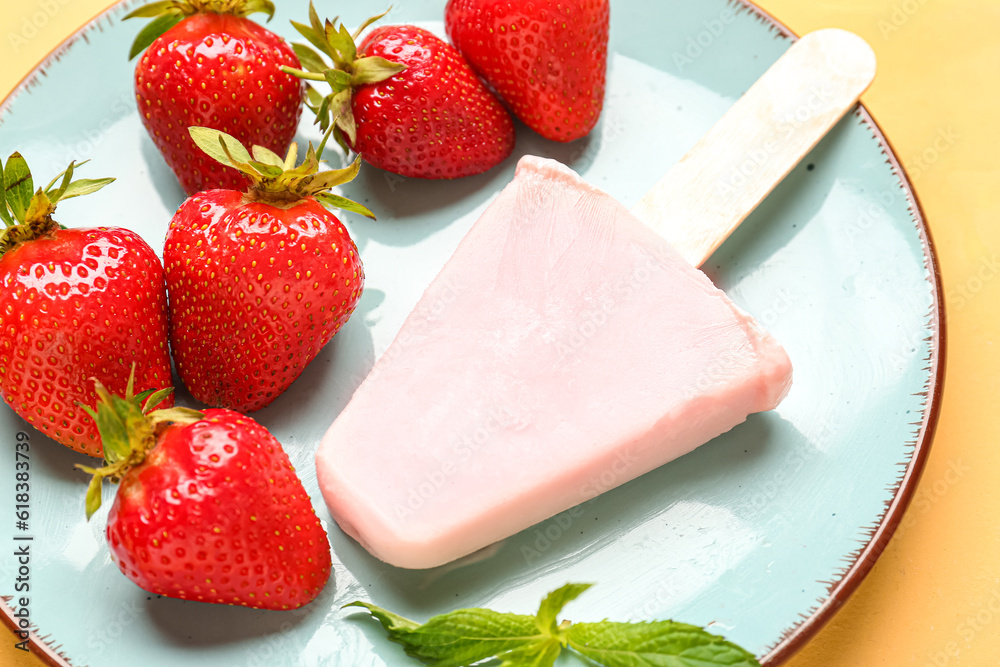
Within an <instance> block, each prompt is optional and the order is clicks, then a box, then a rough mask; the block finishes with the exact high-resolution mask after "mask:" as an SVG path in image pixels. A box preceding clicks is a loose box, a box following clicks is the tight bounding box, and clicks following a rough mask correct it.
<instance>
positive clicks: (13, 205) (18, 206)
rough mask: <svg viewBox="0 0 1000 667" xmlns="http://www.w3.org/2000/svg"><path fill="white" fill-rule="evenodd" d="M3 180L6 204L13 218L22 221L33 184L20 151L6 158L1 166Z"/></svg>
mask: <svg viewBox="0 0 1000 667" xmlns="http://www.w3.org/2000/svg"><path fill="white" fill-rule="evenodd" d="M3 180H4V197H5V200H6V205H7V207H8V208H9V211H10V213H11V215H12V217H13V218H14V220H17V221H20V222H24V216H25V213H27V211H28V206H30V205H31V195H32V192H33V191H34V187H35V186H34V183H33V182H32V180H31V170H29V169H28V163H27V162H26V161H25V159H24V158H23V157H21V154H20V153H14V154H13V155H11V156H10V157H9V158H8V159H7V164H6V165H5V166H4V168H3Z"/></svg>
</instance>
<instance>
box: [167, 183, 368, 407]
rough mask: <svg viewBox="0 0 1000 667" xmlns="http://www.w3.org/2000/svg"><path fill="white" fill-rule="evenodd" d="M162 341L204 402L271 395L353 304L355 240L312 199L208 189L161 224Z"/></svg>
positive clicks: (357, 267)
mask: <svg viewBox="0 0 1000 667" xmlns="http://www.w3.org/2000/svg"><path fill="white" fill-rule="evenodd" d="M163 254H164V265H165V271H166V277H167V286H168V290H169V293H170V341H171V345H172V348H173V352H174V360H175V361H176V364H177V371H178V373H179V374H180V376H181V379H182V380H183V381H184V384H185V385H186V386H187V388H188V390H189V391H190V392H191V393H192V395H194V397H195V398H197V399H198V400H199V401H202V402H204V403H206V404H208V405H213V406H222V407H227V408H231V409H234V410H239V411H241V412H250V411H253V410H259V409H260V408H263V407H264V406H266V405H268V404H270V403H271V402H272V401H273V400H274V399H275V398H277V397H278V396H279V395H280V394H281V393H282V392H283V391H285V389H287V388H288V386H289V385H290V384H291V383H292V381H293V380H295V378H297V377H298V376H299V375H300V374H301V373H302V371H303V369H305V367H306V366H307V365H308V364H309V363H310V362H311V361H312V360H313V358H314V357H315V356H316V354H317V353H318V352H319V351H320V350H321V349H322V348H323V346H324V345H326V344H327V343H328V342H329V341H330V339H331V338H332V337H333V335H334V334H335V333H337V331H338V330H339V329H340V327H341V326H342V325H343V324H344V323H345V322H346V321H347V319H348V318H349V317H350V315H351V313H352V312H354V309H355V307H356V306H357V303H358V300H359V299H360V298H361V292H362V289H363V287H364V278H365V276H364V269H363V267H362V265H361V260H360V257H359V256H358V249H357V246H356V245H355V244H354V241H353V240H352V239H351V237H350V235H349V234H348V232H347V230H346V229H345V228H344V226H343V224H342V223H341V222H340V220H339V219H338V218H337V217H336V216H334V215H333V214H332V213H330V212H329V211H327V210H326V209H325V208H323V207H322V206H321V205H320V204H319V203H318V202H317V201H316V200H315V199H313V198H311V197H310V198H307V199H304V200H301V201H300V202H298V203H296V204H294V205H291V206H290V207H288V208H287V209H286V208H281V207H277V206H272V205H269V204H265V203H262V202H252V201H247V199H246V197H245V195H244V194H243V193H241V192H236V191H232V190H211V191H208V192H203V193H201V194H199V195H196V196H194V197H191V198H190V199H188V200H187V201H186V202H185V203H184V204H183V205H182V206H181V207H180V209H178V211H177V214H176V215H175V216H174V218H173V220H172V221H171V223H170V228H169V230H168V231H167V239H166V245H165V248H164V253H163Z"/></svg>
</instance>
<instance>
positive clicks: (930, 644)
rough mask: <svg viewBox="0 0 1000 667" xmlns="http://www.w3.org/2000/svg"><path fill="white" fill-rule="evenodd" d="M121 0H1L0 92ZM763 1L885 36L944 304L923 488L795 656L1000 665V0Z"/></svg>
mask: <svg viewBox="0 0 1000 667" xmlns="http://www.w3.org/2000/svg"><path fill="white" fill-rule="evenodd" d="M110 4H111V3H110V2H109V0H24V1H23V2H17V3H15V2H12V1H11V0H3V2H2V3H0V28H2V30H0V63H3V67H0V97H5V96H6V95H7V93H8V92H9V91H10V90H12V89H13V88H14V86H16V85H17V83H18V82H19V81H20V79H21V78H22V77H23V76H24V75H25V74H27V73H28V71H29V70H30V69H31V68H32V67H34V66H35V65H36V64H37V63H38V62H39V61H41V60H42V59H43V58H45V56H46V55H47V54H48V52H49V51H50V50H51V49H53V48H54V47H55V46H56V45H57V44H59V43H60V42H61V41H62V40H63V39H65V38H66V37H67V36H69V35H70V34H71V33H72V32H74V31H75V30H76V29H77V28H78V27H79V26H81V25H83V24H84V23H85V22H86V21H87V20H89V19H90V18H92V17H93V16H94V15H96V14H97V13H98V12H100V11H101V10H103V9H104V8H105V7H107V6H109V5H110ZM759 4H760V5H761V6H762V7H763V8H764V9H766V10H767V11H769V12H770V13H771V14H773V15H774V16H775V17H777V18H778V19H779V20H780V21H782V22H784V23H785V24H786V25H787V26H789V27H790V28H791V29H792V30H793V31H794V32H795V33H797V34H800V35H801V34H803V33H806V32H809V31H811V30H816V29H819V28H826V27H839V28H845V29H847V30H851V31H853V32H856V33H858V34H859V35H861V36H862V37H864V38H865V39H866V40H867V41H868V43H869V44H871V45H872V47H873V48H874V49H875V52H876V53H877V54H878V60H879V74H878V78H877V79H876V81H875V83H874V85H873V86H872V88H871V90H869V91H868V93H867V94H866V95H865V96H864V98H863V99H864V102H865V103H866V104H867V106H868V108H869V110H870V111H871V112H872V115H874V116H875V118H876V119H877V120H878V121H879V123H880V124H881V125H882V127H883V129H884V130H885V132H886V134H887V135H888V137H889V139H890V141H891V142H892V143H893V146H894V147H895V149H896V151H897V153H898V155H899V157H900V159H901V160H902V162H903V164H904V165H905V166H906V168H907V170H908V171H909V173H910V175H911V178H912V180H913V182H914V185H915V187H916V190H917V193H918V195H919V197H920V200H921V202H922V203H923V206H924V210H925V212H926V214H927V219H928V223H929V225H930V228H931V233H932V235H933V238H934V240H935V242H936V244H937V250H938V256H939V259H940V263H941V270H942V273H943V276H944V291H945V295H946V303H947V310H948V350H947V363H948V367H947V374H946V381H945V392H944V399H943V404H942V410H941V419H940V422H939V426H938V431H937V437H936V438H935V441H934V445H933V448H932V451H931V455H930V460H929V461H928V464H927V468H926V470H925V472H924V475H923V478H922V480H921V482H920V486H919V488H918V491H917V495H916V498H915V500H914V502H913V504H912V505H911V506H910V509H909V511H908V512H907V515H906V517H905V518H904V520H903V523H902V526H901V528H900V530H899V531H897V534H896V536H895V537H894V538H893V539H892V541H891V542H890V544H889V546H888V548H887V549H886V550H885V552H884V553H883V554H882V557H881V558H880V560H879V561H878V563H877V564H876V565H875V568H874V569H873V570H872V572H871V574H870V575H869V576H868V577H867V579H866V580H865V581H864V583H862V585H861V586H860V588H859V589H858V591H857V592H856V593H855V594H854V596H853V597H852V598H851V599H850V601H849V602H848V603H847V604H846V605H845V606H844V607H843V608H842V609H841V610H840V611H839V612H838V614H837V615H836V616H835V617H834V618H833V620H832V621H831V622H830V623H829V624H828V625H827V626H826V627H825V628H824V629H823V630H821V631H820V633H819V634H818V635H817V636H816V637H815V638H814V639H813V640H812V641H811V642H810V643H809V644H808V645H807V646H806V647H805V648H804V649H803V650H802V651H801V652H800V653H799V654H798V655H797V656H796V657H794V658H793V659H792V660H791V661H790V662H789V663H788V665H789V667H873V666H876V665H890V666H897V665H918V666H919V667H925V666H927V667H930V666H934V667H944V666H945V665H949V666H956V665H958V666H962V667H971V666H976V667H978V666H983V667H987V666H994V665H1000V476H998V474H997V471H998V469H1000V468H998V464H1000V427H998V425H1000V420H997V419H996V416H997V396H998V395H1000V346H997V345H994V341H995V339H996V338H997V330H998V328H1000V308H998V305H1000V280H993V278H995V277H997V270H996V268H995V267H996V263H997V262H998V260H1000V164H998V154H1000V2H998V1H997V0H809V1H803V0H762V1H761V2H759ZM443 5H444V0H442V6H443ZM942 133H944V134H946V135H948V136H950V137H951V138H952V140H953V141H952V142H951V144H950V145H948V146H947V147H946V148H945V149H944V150H941V148H942V146H945V145H946V144H945V142H937V144H936V143H935V142H936V140H937V139H938V137H939V136H940V135H941V134H942ZM953 470H959V471H961V474H958V475H956V474H955V473H954V472H949V471H953ZM13 643H14V640H13V638H12V636H11V635H10V634H9V633H7V632H5V631H2V630H0V664H2V665H21V664H24V665H35V664H39V663H38V662H37V660H34V659H31V658H26V657H25V656H24V654H22V653H21V652H20V651H16V650H14V649H13ZM91 667H99V666H98V665H93V666H91Z"/></svg>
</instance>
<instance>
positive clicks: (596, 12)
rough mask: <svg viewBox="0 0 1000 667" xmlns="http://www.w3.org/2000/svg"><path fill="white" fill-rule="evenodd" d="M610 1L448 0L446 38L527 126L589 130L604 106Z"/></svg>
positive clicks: (551, 135)
mask: <svg viewBox="0 0 1000 667" xmlns="http://www.w3.org/2000/svg"><path fill="white" fill-rule="evenodd" d="M609 16H610V2H609V0H531V2H525V1H523V0H449V2H448V5H447V7H446V8H445V27H446V29H447V31H448V37H449V38H450V39H451V41H452V43H453V44H454V45H455V47H456V48H457V49H458V50H459V51H461V53H462V55H463V56H465V58H466V59H467V60H468V61H469V63H471V64H472V66H473V67H474V68H475V69H476V71H477V72H479V74H480V75H482V77H483V78H485V79H486V81H488V82H489V84H490V85H491V86H493V88H494V89H495V90H496V91H497V93H498V94H499V95H500V97H502V98H503V99H504V100H505V101H506V102H507V103H508V104H509V105H510V106H511V108H512V109H513V110H514V114H515V115H516V116H517V117H518V118H520V119H521V120H522V121H523V122H524V123H525V124H526V125H528V127H530V128H531V129H533V130H535V131H536V132H538V133H539V134H541V135H542V136H543V137H545V138H546V139H554V140H556V141H573V140H574V139H579V138H580V137H583V136H585V135H586V134H587V133H589V132H590V131H591V130H592V129H593V127H594V125H595V124H596V123H597V119H598V117H599V116H600V115H601V108H602V106H603V104H604V77H605V71H606V70H607V60H608V24H609Z"/></svg>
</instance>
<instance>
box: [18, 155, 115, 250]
mask: <svg viewBox="0 0 1000 667" xmlns="http://www.w3.org/2000/svg"><path fill="white" fill-rule="evenodd" d="M83 164H86V162H72V163H70V165H69V167H67V168H66V169H65V170H64V171H63V172H62V173H60V174H59V175H57V176H56V177H55V178H53V179H52V180H51V181H50V182H49V184H48V185H46V186H45V187H44V188H38V189H37V190H34V181H33V180H32V177H31V170H30V169H29V168H28V163H27V161H25V159H24V158H23V157H22V156H21V154H20V153H13V154H12V155H11V156H10V157H9V158H8V159H7V164H6V165H0V219H2V220H3V222H4V227H5V229H3V230H0V256H3V254H4V253H6V252H7V251H9V250H13V249H14V248H16V247H18V246H20V245H21V244H23V243H27V242H29V241H33V240H35V239H39V238H43V237H46V236H51V235H52V234H54V233H55V232H57V231H58V230H59V229H60V225H59V223H57V222H56V221H55V220H53V219H52V214H53V213H55V211H56V204H57V203H59V202H60V201H62V200H64V199H70V198H72V197H80V196H83V195H87V194H91V193H93V192H97V191H98V190H100V189H101V188H103V187H104V186H105V185H108V184H109V183H112V182H114V180H115V179H113V178H101V179H96V180H88V179H78V180H75V181H74V180H73V172H74V170H75V169H76V168H77V167H80V166H81V165H83ZM57 182H58V183H59V186H58V187H56V183H57Z"/></svg>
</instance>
